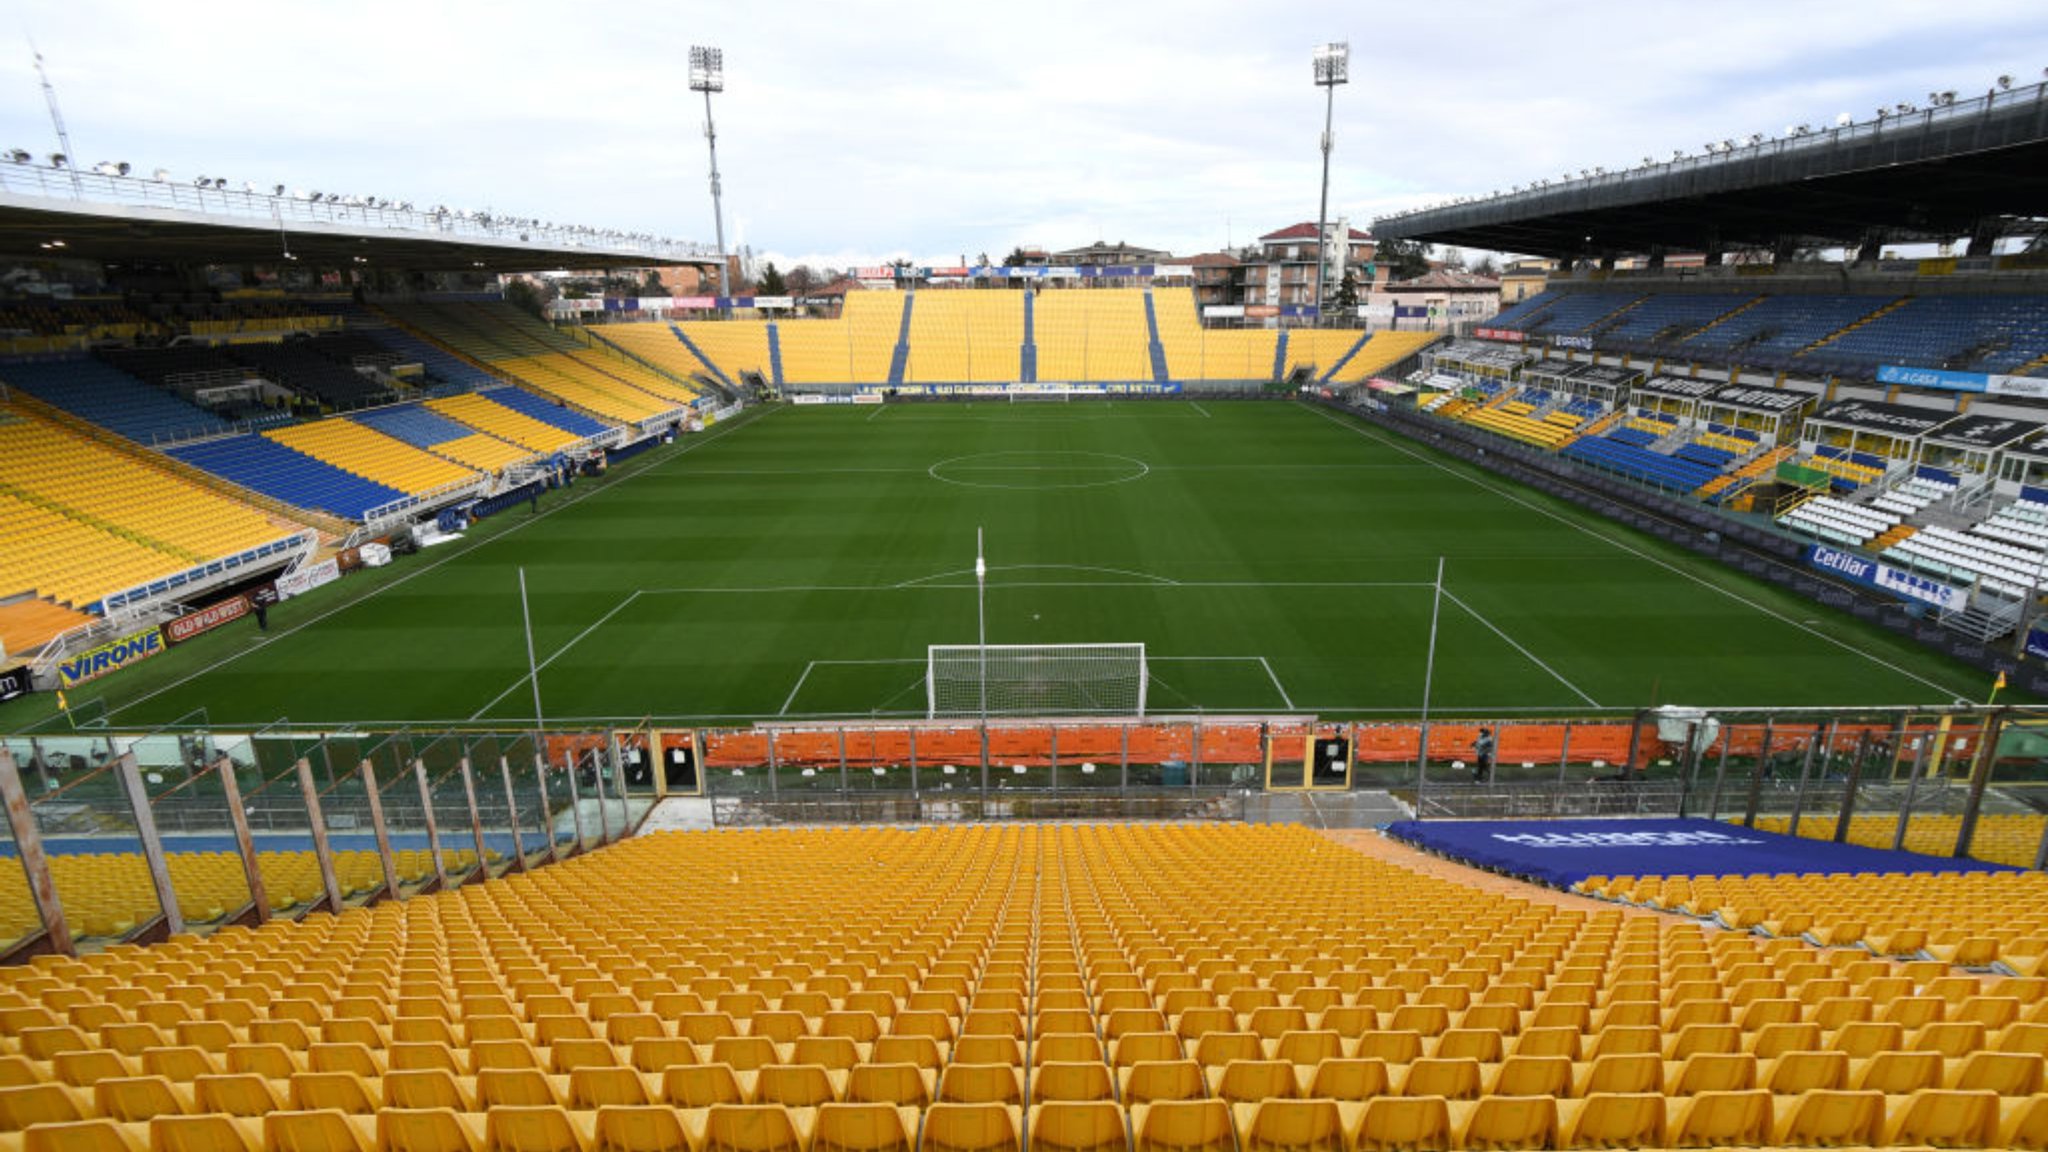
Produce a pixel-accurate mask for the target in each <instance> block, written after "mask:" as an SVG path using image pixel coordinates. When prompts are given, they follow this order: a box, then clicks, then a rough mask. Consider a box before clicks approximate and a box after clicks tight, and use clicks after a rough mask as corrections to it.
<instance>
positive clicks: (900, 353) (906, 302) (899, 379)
mask: <svg viewBox="0 0 2048 1152" xmlns="http://www.w3.org/2000/svg"><path fill="white" fill-rule="evenodd" d="M915 303H917V293H915V292H905V293H904V294H903V323H902V324H901V325H900V326H899V327H898V328H897V329H896V350H895V351H894V352H892V353H890V354H889V386H890V387H892V388H893V387H896V386H898V385H900V384H902V383H903V373H904V370H905V369H907V368H908V367H909V366H910V307H911V305H913V304H915Z"/></svg>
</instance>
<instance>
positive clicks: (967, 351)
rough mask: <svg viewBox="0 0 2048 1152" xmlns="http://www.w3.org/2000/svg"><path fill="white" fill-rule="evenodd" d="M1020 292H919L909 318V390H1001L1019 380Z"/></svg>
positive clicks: (1021, 335) (1020, 360)
mask: <svg viewBox="0 0 2048 1152" xmlns="http://www.w3.org/2000/svg"><path fill="white" fill-rule="evenodd" d="M1023 349H1024V298H1023V293H1021V292H975V291H945V292H920V293H918V294H917V304H916V306H915V307H914V308H913V309H912V310H911V313H910V358H909V360H908V361H907V363H906V365H905V372H904V377H903V379H904V382H905V383H908V384H953V383H962V384H1000V383H1007V382H1009V381H1013V380H1019V379H1022V367H1021V364H1022V356H1023Z"/></svg>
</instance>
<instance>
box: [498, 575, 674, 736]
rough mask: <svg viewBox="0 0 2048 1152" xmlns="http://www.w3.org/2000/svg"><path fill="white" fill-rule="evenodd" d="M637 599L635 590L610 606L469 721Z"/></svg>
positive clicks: (531, 677) (638, 596)
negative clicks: (608, 609)
mask: <svg viewBox="0 0 2048 1152" xmlns="http://www.w3.org/2000/svg"><path fill="white" fill-rule="evenodd" d="M639 598H640V592H639V590H638V589H635V590H634V591H633V592H632V593H631V594H629V595H628V596H627V597H626V598H625V599H624V600H621V601H619V602H618V603H617V604H614V605H612V610H611V611H609V612H607V613H605V614H604V615H602V616H599V617H598V618H597V622H596V623H595V624H592V625H591V626H590V627H588V628H585V629H584V630H583V631H581V632H578V633H577V634H576V635H575V637H574V638H573V639H571V640H570V641H569V642H568V643H567V644H564V645H562V646H561V647H560V648H557V649H555V650H554V652H553V653H551V654H550V655H549V656H548V658H547V659H545V660H543V661H541V662H540V663H539V664H538V665H537V666H535V668H534V670H533V671H532V672H529V673H527V674H526V675H524V676H521V677H520V678H519V679H517V680H514V681H513V682H512V686H511V687H510V688H507V689H505V690H504V691H503V692H500V693H498V694H497V695H496V696H493V697H491V702H490V703H489V704H486V705H484V706H483V707H481V708H479V709H477V710H476V711H475V712H474V713H472V714H471V715H470V719H471V720H476V719H479V718H481V717H482V716H483V714H484V713H486V712H489V711H490V710H491V709H492V708H495V707H496V706H497V704H498V701H500V700H503V699H504V698H505V697H507V696H510V695H511V694H512V693H514V692H516V691H518V689H519V686H520V685H521V684H524V683H526V682H527V681H528V680H531V679H533V677H534V676H535V675H536V674H538V673H539V672H540V670H541V669H542V668H545V667H547V666H548V665H550V664H553V663H554V662H555V661H557V660H560V659H561V658H562V657H563V656H565V655H567V654H568V651H569V649H571V648H574V647H575V646H576V645H578V644H581V643H582V642H583V638H584V637H585V636H588V635H590V634H591V633H592V632H595V631H597V630H598V629H599V628H602V627H604V625H605V622H606V621H608V620H610V619H611V618H612V617H614V616H617V615H618V614H619V613H620V612H621V611H623V610H624V609H625V607H626V605H628V604H631V603H632V602H633V601H635V600H638V599H639Z"/></svg>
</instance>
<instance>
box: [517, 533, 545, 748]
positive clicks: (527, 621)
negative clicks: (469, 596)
mask: <svg viewBox="0 0 2048 1152" xmlns="http://www.w3.org/2000/svg"><path fill="white" fill-rule="evenodd" d="M519 620H520V623H521V624H523V625H524V626H525V628H526V678H527V679H528V680H531V681H533V726H534V729H535V730H536V731H538V730H539V729H540V728H541V727H542V726H543V724H544V723H545V721H544V720H543V719H542V718H541V711H540V666H539V665H537V664H535V663H534V660H533V614H532V613H531V612H529V611H527V607H526V568H525V567H524V566H523V565H522V566H521V567H520V569H519Z"/></svg>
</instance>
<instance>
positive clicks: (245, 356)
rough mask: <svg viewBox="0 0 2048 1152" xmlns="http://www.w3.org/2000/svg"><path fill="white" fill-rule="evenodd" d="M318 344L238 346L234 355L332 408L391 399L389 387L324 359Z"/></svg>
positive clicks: (298, 342) (290, 343)
mask: <svg viewBox="0 0 2048 1152" xmlns="http://www.w3.org/2000/svg"><path fill="white" fill-rule="evenodd" d="M318 342H319V339H318V338H314V339H308V340H291V341H286V342H283V343H278V344H236V345H233V346H232V347H231V349H230V351H231V354H232V355H233V356H234V358H235V359H237V360H240V361H241V362H242V363H244V364H246V365H248V366H249V367H251V368H253V369H256V370H257V371H259V372H261V373H262V374H263V375H264V376H265V377H266V378H268V379H270V380H274V381H276V382H277V383H279V384H282V385H284V386H285V387H287V388H290V389H291V390H293V391H294V392H298V393H300V394H301V395H304V396H308V397H310V398H312V399H314V400H317V401H319V402H320V403H321V404H322V405H324V406H326V407H328V408H360V407H362V406H363V405H365V404H369V403H374V402H376V401H378V400H380V399H385V398H388V397H389V396H390V395H391V389H390V388H389V387H388V386H387V385H384V384H382V383H379V382H378V381H376V380H375V379H373V378H370V377H367V376H364V375H363V374H362V373H360V372H357V371H356V370H355V369H353V368H348V367H344V366H342V365H340V364H337V363H335V362H334V361H333V360H331V359H329V358H328V357H327V356H325V355H323V354H322V352H321V350H320V349H319V348H318V347H317V344H318Z"/></svg>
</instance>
